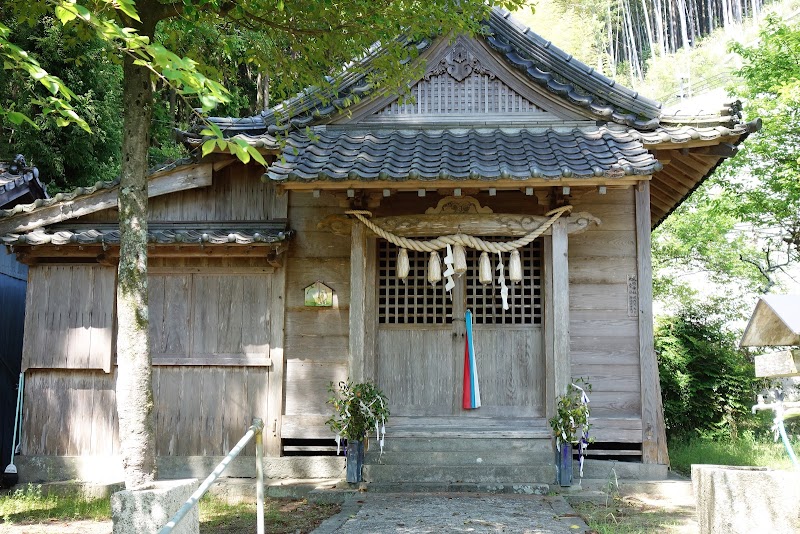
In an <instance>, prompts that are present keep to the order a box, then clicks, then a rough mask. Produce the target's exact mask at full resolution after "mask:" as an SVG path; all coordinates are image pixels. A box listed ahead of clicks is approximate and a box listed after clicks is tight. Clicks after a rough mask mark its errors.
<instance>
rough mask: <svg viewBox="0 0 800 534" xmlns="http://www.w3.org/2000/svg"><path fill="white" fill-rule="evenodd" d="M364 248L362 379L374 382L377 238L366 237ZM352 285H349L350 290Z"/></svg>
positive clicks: (376, 318)
mask: <svg viewBox="0 0 800 534" xmlns="http://www.w3.org/2000/svg"><path fill="white" fill-rule="evenodd" d="M364 250H365V254H364V262H365V266H364V273H365V276H364V283H365V285H364V361H363V367H362V368H363V373H362V380H365V381H370V382H375V378H376V376H375V372H376V362H375V334H376V332H377V330H378V313H377V311H376V309H375V307H376V304H377V295H376V289H377V286H378V278H377V276H378V273H377V262H376V255H377V239H376V238H374V237H368V238H367V239H366V246H365V247H364ZM351 276H352V273H351ZM352 287H353V286H352V285H351V286H350V288H351V291H352Z"/></svg>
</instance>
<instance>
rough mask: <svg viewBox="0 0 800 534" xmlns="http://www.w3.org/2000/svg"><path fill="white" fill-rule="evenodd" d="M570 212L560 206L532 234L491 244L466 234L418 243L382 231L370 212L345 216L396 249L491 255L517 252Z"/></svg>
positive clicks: (358, 211)
mask: <svg viewBox="0 0 800 534" xmlns="http://www.w3.org/2000/svg"><path fill="white" fill-rule="evenodd" d="M569 211H572V206H562V207H560V208H556V209H554V210H551V211H548V212H547V213H546V214H545V215H546V216H547V215H549V216H550V219H548V220H547V221H545V222H544V223H543V224H542V225H541V226H539V227H538V228H537V229H536V230H534V231H533V232H531V233H529V234H527V235H524V236H522V237H520V238H519V239H515V240H513V241H506V242H491V241H484V240H483V239H481V238H479V237H475V236H471V235H467V234H452V235H443V236H441V237H437V238H436V239H431V240H429V241H420V240H418V239H408V238H407V237H401V236H398V235H395V234H393V233H391V232H389V231H387V230H384V229H383V228H381V227H380V226H378V225H376V224H375V223H373V222H372V221H370V220H369V219H367V217H366V216H369V217H372V212H370V211H367V210H350V211H346V212H345V214H347V215H353V216H355V217H356V218H357V219H358V220H359V221H361V222H362V223H364V225H365V226H366V227H367V228H369V229H370V230H372V231H373V232H374V233H375V234H377V235H378V236H379V237H382V238H384V239H385V240H387V241H389V242H390V243H392V244H394V245H397V246H398V247H402V248H407V249H409V250H415V251H417V252H434V251H437V250H441V249H443V248H445V247H447V245H462V246H465V247H470V248H473V249H476V250H480V251H482V252H491V253H499V252H511V251H514V250H517V249H518V248H521V247H524V246H525V245H527V244H528V243H530V242H531V241H533V240H534V239H536V238H537V237H539V236H540V235H542V234H543V233H545V232H546V231H547V229H548V228H550V227H551V226H553V224H554V223H555V222H556V221H557V220H558V218H559V217H561V215H563V214H564V213H567V212H569Z"/></svg>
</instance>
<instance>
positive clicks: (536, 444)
mask: <svg viewBox="0 0 800 534" xmlns="http://www.w3.org/2000/svg"><path fill="white" fill-rule="evenodd" d="M375 450H378V448H377V446H376V443H375V440H374V437H373V438H372V439H371V441H370V452H373V451H375ZM383 450H384V452H392V451H400V452H416V451H419V452H436V451H477V452H480V451H493V450H503V451H538V452H542V451H547V452H548V453H549V454H553V445H552V441H551V440H550V438H471V439H466V438H460V437H458V438H453V437H425V438H410V437H397V436H395V435H392V434H390V433H389V432H388V430H387V433H386V440H385V441H384V447H383Z"/></svg>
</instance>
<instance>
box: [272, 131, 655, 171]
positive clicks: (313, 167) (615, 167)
mask: <svg viewBox="0 0 800 534" xmlns="http://www.w3.org/2000/svg"><path fill="white" fill-rule="evenodd" d="M290 139H291V145H292V147H297V149H298V151H299V152H298V153H297V154H295V155H294V156H293V157H292V158H289V157H286V161H285V162H282V161H280V160H278V162H276V163H275V164H274V165H272V166H271V167H270V168H269V169H268V172H267V174H268V176H269V177H270V178H272V179H273V180H281V181H284V180H287V181H294V182H298V181H300V182H307V181H316V180H331V181H343V180H364V181H369V180H406V179H410V180H415V179H418V180H426V181H437V180H475V179H480V180H497V179H516V180H527V179H529V178H531V177H532V176H543V177H548V178H559V177H562V176H565V177H571V176H575V177H590V176H598V175H605V176H614V177H616V176H619V175H620V169H622V172H623V175H649V174H652V173H653V172H656V171H657V170H659V169H660V164H659V163H658V162H657V161H656V160H655V158H654V157H653V156H652V154H650V153H649V152H648V151H647V150H646V149H645V148H644V146H643V145H642V142H641V141H637V140H634V138H633V137H632V136H631V135H630V134H626V133H625V132H620V131H610V130H609V129H607V128H605V127H594V128H589V129H587V128H583V129H579V128H575V129H571V130H559V131H556V130H553V129H527V128H518V129H509V128H503V129H499V128H496V129H481V130H475V129H472V130H465V129H459V130H425V131H400V130H372V131H359V132H354V131H351V130H341V129H340V130H337V129H327V130H325V131H320V132H317V133H316V134H315V136H314V137H313V138H309V137H307V136H305V134H302V133H300V132H294V133H292V134H290ZM585 146H591V149H586V148H584V147H585ZM321 147H324V149H321ZM453 147H458V148H457V149H456V148H453ZM287 150H294V148H291V149H287Z"/></svg>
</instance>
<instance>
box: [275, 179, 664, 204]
mask: <svg viewBox="0 0 800 534" xmlns="http://www.w3.org/2000/svg"><path fill="white" fill-rule="evenodd" d="M649 179H650V177H649V176H620V177H618V178H607V177H600V178H554V179H545V178H531V179H530V180H491V181H488V180H487V181H481V180H470V181H464V182H459V181H444V180H443V181H422V180H416V181H411V180H403V181H394V180H371V181H362V180H343V181H332V180H309V181H304V182H286V181H284V182H278V183H279V185H278V189H279V190H283V191H305V192H311V191H315V190H317V191H334V192H339V193H341V194H342V195H344V196H345V197H346V195H347V190H348V189H351V190H354V191H355V193H356V196H358V195H359V194H361V193H363V192H372V191H376V190H377V191H380V192H381V193H382V192H383V190H384V189H388V190H390V191H392V193H399V192H414V191H419V190H420V189H424V190H426V191H429V192H433V191H439V190H441V189H447V190H453V189H459V188H460V189H463V190H464V192H465V194H468V193H467V191H472V190H480V191H485V190H488V189H496V190H497V191H520V190H522V191H524V190H525V188H527V187H533V188H542V187H554V186H559V187H561V186H568V187H575V188H584V187H597V186H601V185H604V186H626V187H627V186H632V185H636V184H637V183H639V182H641V181H642V180H649ZM349 198H350V199H352V198H353V197H349Z"/></svg>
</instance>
